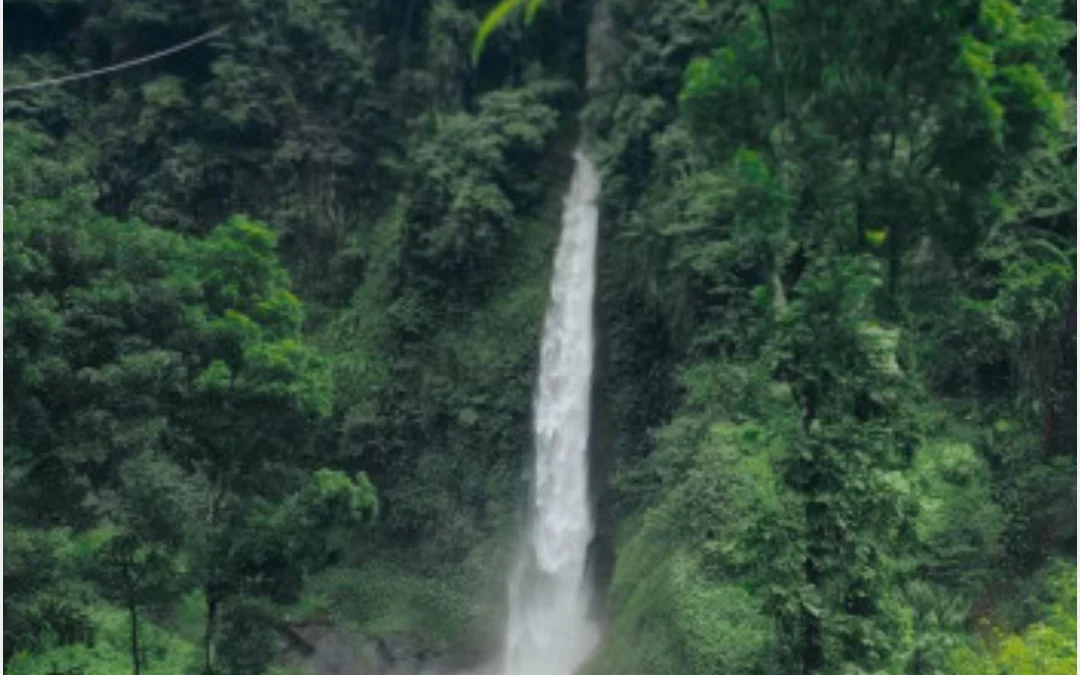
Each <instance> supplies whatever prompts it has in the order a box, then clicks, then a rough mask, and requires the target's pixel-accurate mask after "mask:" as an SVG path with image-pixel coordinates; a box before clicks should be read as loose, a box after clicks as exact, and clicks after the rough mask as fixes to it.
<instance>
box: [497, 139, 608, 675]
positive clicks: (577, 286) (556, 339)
mask: <svg viewBox="0 0 1080 675" xmlns="http://www.w3.org/2000/svg"><path fill="white" fill-rule="evenodd" d="M599 190H600V179H599V177H598V176H597V173H596V169H595V167H594V166H593V164H592V162H591V161H589V158H588V157H586V156H585V154H584V153H583V152H582V151H581V150H580V149H579V150H577V151H576V152H575V153H574V174H573V178H572V179H571V182H570V191H569V193H568V194H567V195H566V197H565V201H564V205H563V214H562V234H561V235H560V239H559V248H558V251H557V253H556V255H555V272H554V275H553V277H552V280H551V304H550V306H549V308H548V313H547V317H546V319H545V321H544V337H543V343H542V347H541V352H540V377H539V382H538V388H537V392H536V399H535V401H534V420H535V421H534V435H535V443H536V465H535V474H534V478H533V486H532V492H531V495H530V496H531V504H530V512H529V529H528V531H527V537H526V538H525V543H524V546H523V550H522V551H521V553H520V556H519V559H518V563H517V566H516V567H515V569H514V571H513V573H512V574H511V578H510V589H509V590H510V615H509V623H508V626H507V632H506V643H505V650H506V651H505V654H504V663H503V673H504V675H573V673H574V671H576V670H577V669H578V667H579V666H581V665H582V663H584V661H585V660H586V659H587V658H588V657H589V655H590V654H591V653H592V651H593V649H594V648H595V647H596V643H597V641H598V637H599V629H598V627H597V625H596V624H595V623H594V622H593V621H592V620H591V619H590V617H589V605H590V601H591V589H590V585H589V582H588V579H587V577H586V553H587V550H588V547H589V543H590V542H591V541H592V538H593V520H592V512H591V508H590V505H589V481H588V476H589V459H588V452H587V450H588V444H589V421H590V414H589V410H590V396H591V384H592V371H593V295H594V292H595V287H596V237H597V220H598V213H597V207H596V197H597V194H598V193H599Z"/></svg>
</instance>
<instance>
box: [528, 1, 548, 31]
mask: <svg viewBox="0 0 1080 675" xmlns="http://www.w3.org/2000/svg"><path fill="white" fill-rule="evenodd" d="M544 2H545V0H529V4H528V5H526V6H525V25H526V26H528V25H529V24H531V23H532V22H533V19H534V18H536V12H537V10H539V9H540V5H542V4H544Z"/></svg>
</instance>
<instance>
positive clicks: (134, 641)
mask: <svg viewBox="0 0 1080 675" xmlns="http://www.w3.org/2000/svg"><path fill="white" fill-rule="evenodd" d="M128 612H129V613H130V615H131V672H132V673H134V675H139V670H140V665H141V664H140V663H139V661H140V659H139V608H138V607H137V606H135V605H134V604H132V605H129V606H128Z"/></svg>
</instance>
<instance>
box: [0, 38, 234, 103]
mask: <svg viewBox="0 0 1080 675" xmlns="http://www.w3.org/2000/svg"><path fill="white" fill-rule="evenodd" d="M229 25H230V24H225V25H224V26H219V27H217V28H215V29H213V30H210V31H207V32H205V33H203V34H202V35H200V36H198V37H194V38H192V39H190V40H188V41H187V42H181V43H180V44H178V45H173V46H172V47H169V48H168V49H162V50H161V51H160V52H154V53H153V54H148V55H147V56H141V57H139V58H137V59H133V60H131V61H124V62H123V63H117V64H115V65H111V66H106V67H104V68H98V69H96V70H87V71H84V72H81V73H75V74H73V75H65V76H63V77H54V78H51V79H48V80H39V81H37V82H31V83H29V84H19V85H16V86H14V87H9V88H7V89H5V90H4V93H5V94H10V93H14V92H17V91H27V90H30V89H41V88H42V87H51V86H54V85H58V84H65V83H67V82H74V81H76V80H85V79H88V78H91V77H97V76H98V75H105V74H108V73H114V72H116V71H118V70H124V69H125V68H133V67H135V66H138V65H141V64H143V63H147V62H149V61H153V60H154V59H160V58H161V57H163V56H168V55H169V54H175V53H176V52H179V51H183V50H185V49H187V48H189V47H193V46H195V45H197V44H199V43H200V42H205V41H207V40H209V39H210V38H212V37H214V36H215V35H220V34H221V33H224V32H225V30H226V29H227V28H228V27H229Z"/></svg>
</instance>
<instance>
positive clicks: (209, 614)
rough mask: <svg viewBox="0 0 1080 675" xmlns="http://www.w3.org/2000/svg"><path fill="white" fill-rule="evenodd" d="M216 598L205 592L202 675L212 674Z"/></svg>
mask: <svg viewBox="0 0 1080 675" xmlns="http://www.w3.org/2000/svg"><path fill="white" fill-rule="evenodd" d="M217 612H218V599H217V597H216V596H215V595H214V594H213V593H212V592H210V591H209V590H208V589H207V590H206V634H205V635H204V636H203V675H213V672H214V633H215V632H216V630H217Z"/></svg>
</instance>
